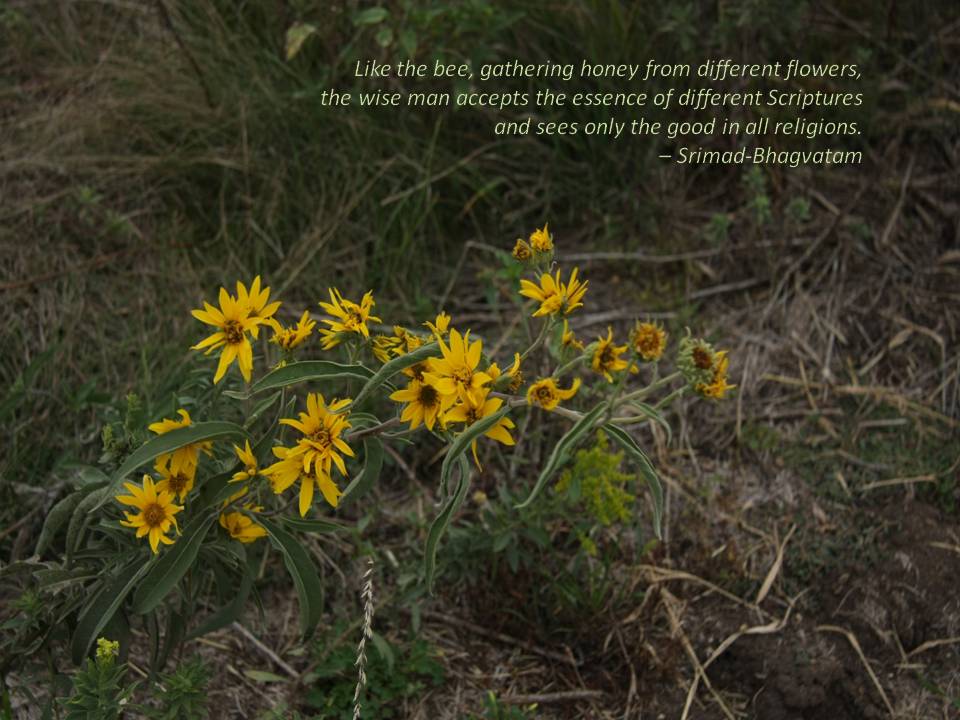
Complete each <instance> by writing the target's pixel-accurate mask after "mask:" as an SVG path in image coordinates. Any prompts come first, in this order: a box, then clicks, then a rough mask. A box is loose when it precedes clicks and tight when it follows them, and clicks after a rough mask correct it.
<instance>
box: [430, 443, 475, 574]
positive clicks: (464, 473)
mask: <svg viewBox="0 0 960 720" xmlns="http://www.w3.org/2000/svg"><path fill="white" fill-rule="evenodd" d="M459 459H460V462H459V466H460V477H459V478H458V481H457V489H456V490H455V491H454V493H453V495H451V496H450V498H449V499H448V500H447V504H446V505H444V507H443V509H442V510H441V511H440V514H439V515H437V517H436V518H434V520H433V523H432V524H431V525H430V531H429V532H428V533H427V545H426V547H425V548H424V551H423V570H424V577H425V579H426V583H427V589H429V590H430V592H433V576H434V574H435V573H436V570H437V545H438V544H439V543H440V538H441V537H443V534H444V533H445V532H446V531H447V528H448V527H449V526H450V520H451V519H452V518H453V515H454V513H456V512H457V510H459V509H460V506H461V505H463V500H464V498H466V497H467V489H468V488H469V487H470V463H469V462H468V461H467V459H466V458H465V457H464V456H463V453H462V452H461V453H460V458H459Z"/></svg>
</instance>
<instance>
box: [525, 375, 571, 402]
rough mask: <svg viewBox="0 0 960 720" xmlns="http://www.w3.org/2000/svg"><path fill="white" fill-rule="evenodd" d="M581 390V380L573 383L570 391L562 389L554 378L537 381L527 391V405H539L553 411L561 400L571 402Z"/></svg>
mask: <svg viewBox="0 0 960 720" xmlns="http://www.w3.org/2000/svg"><path fill="white" fill-rule="evenodd" d="M579 389H580V378H577V379H575V380H574V381H573V385H571V386H570V387H569V388H568V389H566V390H564V389H562V388H560V387H559V386H558V385H557V383H556V381H555V380H554V379H553V378H552V377H549V378H544V379H542V380H537V381H536V382H535V383H534V384H533V385H531V386H530V387H529V388H528V389H527V403H529V404H530V405H539V406H540V407H542V408H543V409H544V410H553V409H554V408H555V407H556V406H557V405H559V404H560V401H561V400H569V399H570V398H572V397H573V396H574V395H576V394H577V390H579Z"/></svg>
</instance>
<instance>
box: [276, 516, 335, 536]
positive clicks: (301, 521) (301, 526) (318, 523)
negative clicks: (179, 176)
mask: <svg viewBox="0 0 960 720" xmlns="http://www.w3.org/2000/svg"><path fill="white" fill-rule="evenodd" d="M283 524H284V526H285V527H288V528H290V529H291V530H296V531H297V532H304V533H329V532H337V531H338V530H346V529H347V526H346V525H341V524H340V523H336V522H331V521H329V520H318V519H316V518H298V517H284V518H283Z"/></svg>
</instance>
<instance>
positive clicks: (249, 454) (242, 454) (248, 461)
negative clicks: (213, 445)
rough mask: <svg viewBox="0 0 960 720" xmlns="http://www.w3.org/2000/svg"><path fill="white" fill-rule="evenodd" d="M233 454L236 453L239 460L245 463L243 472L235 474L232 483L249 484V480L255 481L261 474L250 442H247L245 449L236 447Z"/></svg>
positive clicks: (231, 479) (239, 471)
mask: <svg viewBox="0 0 960 720" xmlns="http://www.w3.org/2000/svg"><path fill="white" fill-rule="evenodd" d="M233 452H234V453H236V455H237V459H238V460H239V461H240V462H241V463H243V470H238V471H237V472H235V473H234V474H233V477H232V478H230V482H232V483H235V482H247V481H248V480H253V479H254V478H255V477H256V476H257V475H258V474H259V472H260V470H259V468H258V467H257V457H256V455H254V454H253V450H252V449H251V448H250V441H249V440H247V441H246V442H245V444H244V446H243V448H239V447H237V446H236V445H234V446H233Z"/></svg>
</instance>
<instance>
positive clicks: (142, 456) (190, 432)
mask: <svg viewBox="0 0 960 720" xmlns="http://www.w3.org/2000/svg"><path fill="white" fill-rule="evenodd" d="M249 437H250V436H249V435H248V434H247V431H246V430H244V429H243V428H242V427H240V426H239V425H235V424H234V423H230V422H223V421H221V420H214V421H212V422H201V423H195V424H194V425H188V426H187V427H182V428H176V429H175V430H171V431H170V432H167V433H164V434H163V435H157V437H155V438H151V439H149V440H147V442H145V443H144V444H143V445H141V446H140V447H138V448H137V449H136V450H134V451H133V452H132V453H130V456H129V457H128V458H127V459H126V460H124V461H123V465H121V466H120V469H119V470H117V471H116V472H115V473H114V474H113V479H112V480H111V481H110V486H109V490H108V491H107V495H108V496H109V495H114V494H115V493H116V492H117V491H118V490H119V489H120V483H122V482H123V480H124V478H125V477H127V475H129V474H130V473H132V472H133V471H134V470H136V469H137V468H138V467H140V466H141V465H145V464H146V463H148V462H150V461H151V460H154V459H156V458H158V457H159V456H161V455H165V454H166V453H171V452H173V451H174V450H177V449H178V448H181V447H183V446H184V445H191V444H193V443H200V442H206V441H207V440H220V439H224V438H236V439H246V438H249ZM106 502H107V501H106V499H104V500H102V501H101V503H100V505H97V507H96V508H94V510H96V509H98V508H100V507H102V506H103V505H104V504H106Z"/></svg>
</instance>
